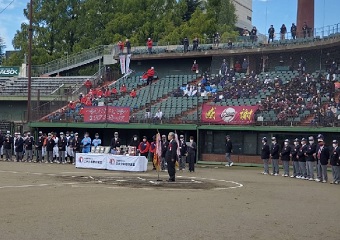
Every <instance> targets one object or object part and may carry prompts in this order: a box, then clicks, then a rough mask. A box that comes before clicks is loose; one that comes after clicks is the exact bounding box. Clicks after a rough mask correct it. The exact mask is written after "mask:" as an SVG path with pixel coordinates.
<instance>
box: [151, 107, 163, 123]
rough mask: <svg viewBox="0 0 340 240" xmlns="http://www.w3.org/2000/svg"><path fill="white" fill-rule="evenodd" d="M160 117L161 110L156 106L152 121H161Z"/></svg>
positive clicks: (161, 115)
mask: <svg viewBox="0 0 340 240" xmlns="http://www.w3.org/2000/svg"><path fill="white" fill-rule="evenodd" d="M162 117H163V112H162V111H161V109H160V108H158V110H157V112H156V114H155V116H154V118H153V123H158V122H160V123H162Z"/></svg>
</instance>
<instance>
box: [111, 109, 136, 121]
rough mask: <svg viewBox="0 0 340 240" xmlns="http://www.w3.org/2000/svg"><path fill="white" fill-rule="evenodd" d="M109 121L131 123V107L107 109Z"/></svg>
mask: <svg viewBox="0 0 340 240" xmlns="http://www.w3.org/2000/svg"><path fill="white" fill-rule="evenodd" d="M107 121H108V122H112V123H129V121H130V108H129V107H107Z"/></svg>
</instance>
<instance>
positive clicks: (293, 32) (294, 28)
mask: <svg viewBox="0 0 340 240" xmlns="http://www.w3.org/2000/svg"><path fill="white" fill-rule="evenodd" d="M296 31H297V28H296V25H295V24H294V23H292V26H291V27H290V32H291V34H292V39H296Z"/></svg>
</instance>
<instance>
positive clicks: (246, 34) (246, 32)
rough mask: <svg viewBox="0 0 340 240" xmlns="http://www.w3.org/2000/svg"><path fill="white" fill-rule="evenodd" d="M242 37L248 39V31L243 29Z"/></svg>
mask: <svg viewBox="0 0 340 240" xmlns="http://www.w3.org/2000/svg"><path fill="white" fill-rule="evenodd" d="M242 36H243V37H249V31H248V29H247V28H246V27H244V28H243V32H242Z"/></svg>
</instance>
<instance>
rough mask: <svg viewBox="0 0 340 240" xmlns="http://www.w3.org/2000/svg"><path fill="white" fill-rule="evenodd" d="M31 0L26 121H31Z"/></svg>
mask: <svg viewBox="0 0 340 240" xmlns="http://www.w3.org/2000/svg"><path fill="white" fill-rule="evenodd" d="M32 17H33V0H30V6H29V28H28V83H27V123H29V122H30V121H31V98H32V96H31V86H32V38H33V27H32V25H33V23H32V22H33V19H32Z"/></svg>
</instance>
